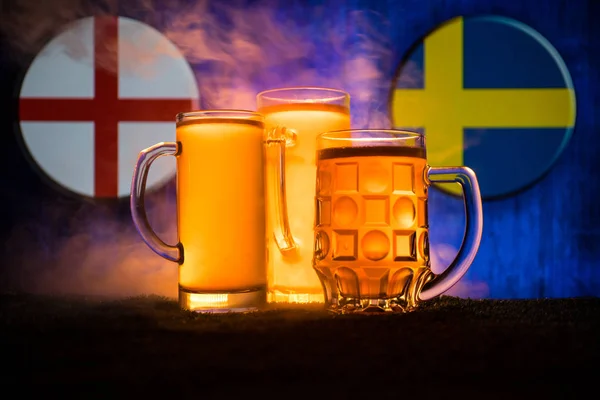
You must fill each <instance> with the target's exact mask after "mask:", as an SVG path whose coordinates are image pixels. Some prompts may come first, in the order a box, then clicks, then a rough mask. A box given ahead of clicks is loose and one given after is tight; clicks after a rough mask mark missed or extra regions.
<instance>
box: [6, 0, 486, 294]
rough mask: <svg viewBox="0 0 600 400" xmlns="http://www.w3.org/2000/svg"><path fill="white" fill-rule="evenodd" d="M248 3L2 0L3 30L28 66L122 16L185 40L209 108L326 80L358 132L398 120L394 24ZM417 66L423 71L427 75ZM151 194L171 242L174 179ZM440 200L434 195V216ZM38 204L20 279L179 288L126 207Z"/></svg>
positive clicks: (463, 288) (441, 255)
mask: <svg viewBox="0 0 600 400" xmlns="http://www.w3.org/2000/svg"><path fill="white" fill-rule="evenodd" d="M188 3H192V4H188ZM245 3H248V2H235V1H220V2H216V1H214V2H208V1H198V2H184V1H176V0H165V1H160V2H155V1H150V0H145V1H135V2H127V3H125V2H122V4H121V5H117V2H116V1H90V0H54V1H52V2H40V1H37V0H18V1H13V2H12V3H11V5H10V6H6V7H5V8H6V10H4V12H3V13H2V17H0V18H1V19H0V33H1V34H2V36H3V38H4V39H5V41H6V42H7V43H8V45H9V46H10V55H11V58H12V61H13V62H16V63H19V65H22V66H23V68H24V69H26V68H27V65H28V63H29V62H31V59H32V58H33V57H35V55H36V54H38V53H39V51H40V50H41V49H42V47H43V46H44V45H45V44H46V43H47V42H48V40H50V39H51V38H53V37H55V36H56V35H57V34H58V33H59V32H61V31H62V30H64V29H65V27H66V26H67V25H68V24H70V23H74V22H75V21H77V20H78V19H81V18H84V17H89V16H101V15H106V14H116V13H118V14H119V15H121V16H126V17H130V18H133V19H136V20H138V21H141V22H144V23H146V24H149V25H151V26H153V27H155V28H156V29H158V30H159V31H161V32H162V33H163V34H164V35H165V36H166V37H167V38H169V39H170V40H171V41H172V42H173V43H174V44H175V45H176V46H177V47H178V48H179V50H180V52H181V53H182V54H183V55H184V56H185V57H186V58H187V60H188V62H189V63H190V65H191V66H192V69H193V70H194V72H195V75H196V79H197V84H198V88H199V92H200V100H201V101H200V104H201V107H202V108H237V109H255V96H256V93H257V92H259V91H261V90H264V89H268V88H274V87H282V86H297V85H301V86H326V87H335V88H341V89H344V90H346V91H348V92H349V93H350V95H351V98H352V100H351V108H352V109H351V112H352V125H353V127H354V128H366V127H372V128H373V127H377V128H389V127H391V124H390V121H389V118H388V115H387V99H388V97H387V96H388V91H389V88H390V82H391V78H392V74H393V69H394V68H395V66H396V65H395V63H397V62H398V61H399V55H398V54H395V53H394V50H393V46H392V44H391V43H389V39H388V37H387V36H386V35H385V34H382V33H381V32H382V31H384V32H385V30H386V29H387V26H388V25H389V21H387V20H386V19H385V16H383V15H380V14H378V13H375V12H371V11H366V10H347V11H346V12H344V13H341V12H335V13H333V12H331V11H330V9H329V8H328V6H326V5H323V6H314V7H307V6H305V7H303V8H298V6H297V5H296V6H294V5H293V4H292V3H291V2H285V1H281V2H279V1H264V2H255V1H254V2H249V3H248V5H247V6H244V4H245ZM329 3H331V4H334V3H335V2H329ZM339 9H344V7H338V10H339ZM121 40H123V38H121ZM129 40H131V43H130V46H127V48H130V49H131V51H135V49H136V43H139V38H136V37H135V36H133V37H130V38H129ZM62 44H63V48H64V51H65V52H66V54H68V55H69V56H70V57H72V58H74V59H77V58H78V57H80V56H81V54H82V52H85V51H87V50H86V49H85V48H83V47H82V45H81V41H80V39H79V38H77V37H74V36H71V37H67V38H66V39H65V41H64V43H62ZM155 54H157V56H159V55H160V56H164V55H169V50H168V49H163V48H156V49H155ZM146 63H148V64H151V63H152V59H151V57H150V58H149V59H148V58H146V59H141V60H140V64H139V65H138V66H137V68H143V67H144V65H145V64H146ZM135 67H136V66H132V68H135ZM412 73H414V74H415V79H419V74H420V71H417V70H415V71H412ZM412 73H411V75H412ZM409 76H410V75H409ZM11 134H12V133H11ZM140 150H141V149H140ZM132 169H133V166H132ZM147 198H148V200H147V208H148V215H149V216H150V217H151V223H152V224H153V226H154V228H155V230H156V231H157V233H159V234H160V236H161V237H163V238H164V239H165V240H166V241H167V242H171V243H174V242H175V238H176V226H175V222H176V221H175V187H174V184H173V183H172V182H171V183H169V184H168V185H167V186H166V187H165V188H163V189H161V190H158V191H156V192H154V193H152V194H149V195H148V196H147ZM439 203H441V201H440V202H439ZM439 203H438V202H435V201H432V202H430V212H431V213H430V215H432V217H433V216H435V215H436V209H437V206H436V204H439ZM35 208H36V210H35V211H32V212H31V216H30V218H28V219H26V220H25V221H23V222H22V223H20V224H19V225H18V226H16V227H15V228H14V231H13V232H12V234H11V235H10V237H9V240H8V241H7V242H6V243H5V246H7V252H8V253H10V254H11V257H10V271H11V273H10V277H11V282H12V283H13V285H14V286H15V287H17V288H19V289H24V290H27V291H32V292H40V293H74V294H88V295H108V296H129V295H136V294H148V293H155V294H160V295H164V296H169V297H175V296H176V295H177V265H176V264H174V263H170V262H168V261H166V260H164V259H162V258H161V257H159V256H158V255H156V254H154V253H153V252H152V251H151V250H150V249H149V248H148V247H147V246H146V245H145V244H144V243H143V242H142V240H141V238H140V237H139V235H138V234H137V232H136V231H135V228H134V226H133V224H132V222H131V218H130V216H129V214H128V213H126V212H124V211H123V207H122V206H120V207H111V206H109V205H93V204H88V203H84V204H82V205H81V206H77V207H75V209H74V207H73V206H72V205H65V204H62V203H59V202H58V201H57V202H50V203H48V202H46V203H44V204H41V205H38V206H36V207H35ZM117 208H118V209H117ZM455 210H456V215H458V216H459V217H460V218H464V217H463V213H462V208H461V207H459V206H456V207H454V208H452V213H453V215H454V213H455ZM439 218H440V220H441V221H443V222H444V221H445V219H444V218H443V217H441V216H440V217H439ZM434 219H435V218H434ZM461 224H462V222H460V221H459V222H458V225H453V226H451V227H449V228H448V231H450V230H452V231H457V232H453V233H451V234H450V233H449V234H448V235H449V236H448V237H450V239H448V238H447V237H446V236H444V235H445V230H444V232H441V233H440V234H439V236H440V239H439V240H437V239H436V240H433V239H432V245H431V251H432V262H433V267H434V270H435V269H436V268H438V269H439V268H443V267H445V265H447V264H448V262H449V259H451V258H453V257H454V255H455V254H456V249H457V246H458V245H459V244H460V241H458V242H457V237H458V236H460V235H462V227H461V226H464V225H461ZM440 226H441V225H440ZM431 229H432V230H435V229H437V227H436V224H433V223H432V228H431ZM457 235H458V236H457ZM450 294H453V295H458V296H465V297H466V296H470V297H484V296H486V295H487V286H486V285H485V284H483V283H477V282H466V281H464V280H463V281H462V282H461V283H460V284H459V285H457V286H456V287H455V288H453V289H452V292H451V293H450Z"/></svg>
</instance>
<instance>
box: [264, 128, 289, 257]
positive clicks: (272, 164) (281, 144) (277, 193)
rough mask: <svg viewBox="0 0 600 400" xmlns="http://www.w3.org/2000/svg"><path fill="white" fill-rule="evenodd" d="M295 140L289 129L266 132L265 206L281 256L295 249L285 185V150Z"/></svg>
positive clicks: (274, 129) (275, 129)
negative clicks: (271, 212) (269, 215)
mask: <svg viewBox="0 0 600 400" xmlns="http://www.w3.org/2000/svg"><path fill="white" fill-rule="evenodd" d="M295 140H296V134H295V132H294V131H293V130H291V129H287V128H283V127H276V128H273V129H271V130H269V131H268V132H266V140H265V146H266V158H267V162H266V168H267V185H266V186H267V199H268V203H267V204H268V207H269V210H274V213H273V214H272V215H273V217H274V218H273V227H272V228H273V236H274V237H275V242H276V243H277V247H278V248H279V251H280V252H281V253H282V254H288V253H289V252H291V251H294V250H296V249H297V244H296V242H295V241H294V237H293V236H292V233H291V231H290V221H289V219H288V212H287V195H286V184H285V148H286V145H287V144H288V143H293V142H294V141H295Z"/></svg>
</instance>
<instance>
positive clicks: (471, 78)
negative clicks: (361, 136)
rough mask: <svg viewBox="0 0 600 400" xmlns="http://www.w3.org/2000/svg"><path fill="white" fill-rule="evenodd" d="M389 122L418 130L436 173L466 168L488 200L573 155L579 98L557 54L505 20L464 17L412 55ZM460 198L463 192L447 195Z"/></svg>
mask: <svg viewBox="0 0 600 400" xmlns="http://www.w3.org/2000/svg"><path fill="white" fill-rule="evenodd" d="M389 106H390V117H391V120H392V123H393V126H394V127H395V128H397V129H411V130H418V131H421V132H423V133H424V134H425V137H426V140H427V159H428V162H429V164H430V165H432V166H453V165H464V166H468V167H470V168H472V169H473V170H474V171H475V172H476V173H477V177H478V179H479V183H480V188H481V195H482V197H483V198H484V199H492V198H500V197H505V196H508V195H511V194H514V193H517V192H519V191H521V190H523V189H525V188H527V187H529V186H531V185H533V184H535V182H537V181H538V180H539V179H540V178H541V177H543V176H544V175H545V174H546V173H547V172H548V171H549V169H550V167H551V166H552V165H553V164H554V162H555V161H556V160H557V159H558V157H559V156H560V154H561V153H562V151H563V150H564V148H565V147H566V145H567V143H568V142H569V139H570V137H571V133H572V130H573V127H574V125H575V114H576V105H575V91H574V89H573V84H572V82H571V77H570V75H569V71H568V70H567V67H566V65H565V63H564V62H563V60H562V58H561V57H560V55H559V54H558V52H557V51H556V49H555V48H554V47H553V46H552V45H551V44H550V43H549V42H548V40H546V39H545V38H544V37H543V36H542V35H540V34H539V33H538V32H536V31H535V30H533V29H532V28H531V27H529V26H527V25H525V24H523V23H521V22H518V21H516V20H513V19H510V18H506V17H500V16H489V15H486V16H476V17H468V18H467V17H457V18H454V19H452V20H450V21H447V22H445V23H443V24H442V25H440V26H438V27H437V28H436V29H435V30H433V31H431V32H430V33H429V34H428V35H426V36H425V37H424V38H423V39H421V40H420V41H419V42H418V43H416V44H415V45H414V46H412V47H411V48H410V49H409V51H408V52H407V54H406V55H405V57H404V58H403V60H402V62H401V63H400V66H399V68H398V70H397V73H396V74H395V78H394V83H393V85H392V90H391V93H390V101H389ZM440 188H441V189H442V190H443V191H445V192H449V193H453V194H459V193H460V188H458V187H457V185H445V186H443V187H440Z"/></svg>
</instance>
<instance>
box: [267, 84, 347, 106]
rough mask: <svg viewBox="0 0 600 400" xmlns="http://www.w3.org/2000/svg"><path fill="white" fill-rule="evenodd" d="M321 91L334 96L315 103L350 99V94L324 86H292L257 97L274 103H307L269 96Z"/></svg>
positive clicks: (268, 90)
mask: <svg viewBox="0 0 600 400" xmlns="http://www.w3.org/2000/svg"><path fill="white" fill-rule="evenodd" d="M309 90H312V91H321V92H325V93H332V94H334V95H332V96H330V97H323V98H319V99H312V100H313V101H314V100H316V101H324V100H326V101H335V100H346V99H349V98H350V94H349V93H348V92H346V91H345V90H342V89H336V88H330V87H324V86H290V87H279V88H272V89H267V90H263V91H262V92H259V93H258V94H257V95H256V98H257V99H263V100H272V101H290V102H298V103H306V102H308V101H309V100H299V99H288V98H284V97H281V96H269V95H270V94H274V93H286V92H291V91H309Z"/></svg>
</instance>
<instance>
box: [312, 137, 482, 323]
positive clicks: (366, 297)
mask: <svg viewBox="0 0 600 400" xmlns="http://www.w3.org/2000/svg"><path fill="white" fill-rule="evenodd" d="M316 178H317V180H316V196H315V219H314V221H315V222H314V257H313V266H314V269H315V271H316V272H317V275H318V276H319V279H320V280H321V283H322V284H323V290H324V294H325V301H326V307H327V308H328V309H330V310H331V311H334V312H341V313H346V312H371V311H374V312H382V311H383V312H385V311H397V312H405V311H410V310H413V309H414V308H415V307H417V305H418V303H419V301H421V300H428V299H431V298H434V297H436V296H438V295H440V294H442V293H444V292H445V291H447V290H448V289H450V288H451V287H452V286H453V285H454V284H455V283H456V282H457V281H458V280H459V279H460V278H461V277H462V276H463V275H464V274H465V272H466V271H467V270H468V268H469V267H470V265H471V263H472V261H473V259H474V258H475V254H476V253H477V250H478V248H479V242H480V240H481V233H482V227H483V216H482V206H481V197H480V193H479V184H478V182H477V177H476V176H475V173H474V172H473V171H472V170H471V169H469V168H467V167H430V166H428V165H427V161H426V157H425V137H424V136H423V135H421V134H419V133H414V132H407V131H399V130H347V131H337V132H329V133H324V134H322V135H319V136H318V138H317V177H316ZM431 182H446V183H448V182H454V183H458V184H460V186H461V187H462V189H463V192H464V201H465V210H466V229H465V236H464V240H463V243H462V245H461V248H460V249H459V251H458V254H457V255H456V258H455V260H454V261H453V262H452V263H451V264H450V266H449V267H448V268H446V270H445V271H444V272H443V273H441V274H439V275H436V274H434V273H433V272H432V271H431V268H430V261H429V237H428V236H429V231H428V222H427V191H428V187H429V185H430V183H431Z"/></svg>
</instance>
